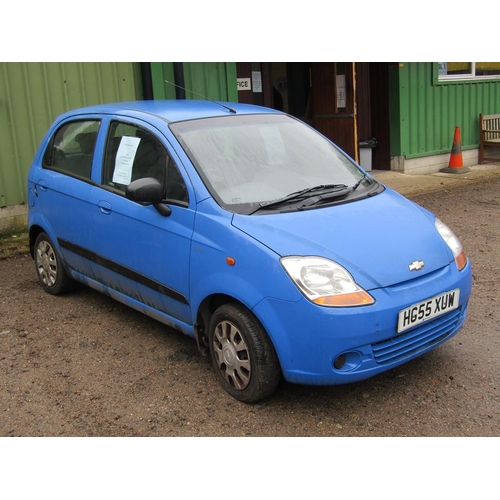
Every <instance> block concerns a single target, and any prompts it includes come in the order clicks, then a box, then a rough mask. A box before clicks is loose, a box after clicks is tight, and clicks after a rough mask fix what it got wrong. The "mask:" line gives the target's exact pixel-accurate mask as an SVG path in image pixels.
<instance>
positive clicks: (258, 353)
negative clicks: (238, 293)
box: [209, 304, 281, 403]
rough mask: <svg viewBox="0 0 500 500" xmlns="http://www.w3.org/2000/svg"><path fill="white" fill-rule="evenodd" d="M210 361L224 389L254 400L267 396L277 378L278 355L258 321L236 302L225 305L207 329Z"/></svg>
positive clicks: (278, 371) (275, 386) (236, 396)
mask: <svg viewBox="0 0 500 500" xmlns="http://www.w3.org/2000/svg"><path fill="white" fill-rule="evenodd" d="M209 343H210V353H211V356H212V364H213V366H214V368H215V369H216V371H217V374H218V376H219V380H220V382H221V384H222V386H223V387H224V389H225V390H226V391H227V392H228V393H229V394H231V396H233V397H234V398H236V399H238V400H239V401H243V402H245V403H254V402H256V401H259V400H260V399H264V398H266V397H268V396H270V395H271V394H272V393H273V392H274V391H275V390H276V388H277V387H278V384H279V382H280V380H281V369H280V365H279V361H278V357H277V355H276V352H275V350H274V346H273V345H272V343H271V340H270V339H269V337H268V335H267V333H266V332H265V330H264V328H263V327H262V325H261V324H260V323H259V321H258V320H257V319H256V318H255V316H253V314H252V313H251V312H250V311H248V310H247V309H246V308H245V307H243V306H241V305H240V304H225V305H223V306H221V307H219V308H218V309H217V310H216V311H215V313H214V314H213V316H212V319H211V321H210V329H209Z"/></svg>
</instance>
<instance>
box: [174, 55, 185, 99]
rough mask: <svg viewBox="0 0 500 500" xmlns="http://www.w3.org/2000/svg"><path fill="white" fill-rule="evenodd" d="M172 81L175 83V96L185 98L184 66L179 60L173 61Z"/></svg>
mask: <svg viewBox="0 0 500 500" xmlns="http://www.w3.org/2000/svg"><path fill="white" fill-rule="evenodd" d="M173 65H174V83H175V84H176V85H177V87H175V98H176V99H185V98H186V89H185V88H184V87H185V85H184V66H183V63H181V62H174V63H173Z"/></svg>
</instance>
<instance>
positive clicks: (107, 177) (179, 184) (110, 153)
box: [102, 121, 188, 206]
mask: <svg viewBox="0 0 500 500" xmlns="http://www.w3.org/2000/svg"><path fill="white" fill-rule="evenodd" d="M103 167H104V168H103V179H102V183H103V185H104V186H108V187H110V188H111V189H113V190H118V191H121V192H122V193H125V190H126V188H127V186H128V185H129V184H130V183H131V182H133V181H135V180H137V179H142V178H145V177H153V178H155V179H156V180H158V181H159V182H160V183H161V184H162V186H163V188H164V191H163V192H164V199H165V201H170V202H174V203H176V202H177V204H180V205H183V206H187V203H188V195H187V190H186V186H185V184H184V180H183V178H182V176H181V174H180V172H179V170H178V168H177V166H176V165H175V163H174V162H173V160H172V159H171V158H170V156H169V154H168V152H167V150H166V149H165V147H164V146H163V144H162V143H161V141H160V140H159V139H158V138H157V137H156V136H155V135H154V134H152V133H151V132H149V131H148V130H146V129H143V128H141V127H138V126H136V125H133V124H130V123H123V122H118V121H114V122H112V123H111V124H110V130H109V133H108V138H107V143H106V150H105V154H104V165H103Z"/></svg>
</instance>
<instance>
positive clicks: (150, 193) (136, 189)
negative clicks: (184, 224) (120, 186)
mask: <svg viewBox="0 0 500 500" xmlns="http://www.w3.org/2000/svg"><path fill="white" fill-rule="evenodd" d="M125 196H126V197H127V198H128V199H129V200H132V201H136V202H138V203H145V204H147V205H153V206H154V207H155V208H156V210H158V212H159V213H160V214H161V215H163V216H165V217H168V216H169V215H170V214H171V213H172V210H171V208H170V207H168V206H167V205H165V204H163V203H162V201H163V186H162V185H161V183H160V182H158V181H157V180H156V179H155V178H154V177H144V178H143V179H137V180H135V181H133V182H131V183H130V184H129V185H128V186H127V189H126V191H125Z"/></svg>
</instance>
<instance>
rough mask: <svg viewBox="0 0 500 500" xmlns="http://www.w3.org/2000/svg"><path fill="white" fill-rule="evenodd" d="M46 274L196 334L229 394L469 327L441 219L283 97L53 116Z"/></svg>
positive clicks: (47, 165)
mask: <svg viewBox="0 0 500 500" xmlns="http://www.w3.org/2000/svg"><path fill="white" fill-rule="evenodd" d="M28 198H29V210H28V225H29V236H30V249H31V254H32V256H33V258H34V262H35V267H36V272H37V274H38V278H39V280H40V283H41V286H42V287H43V288H44V289H45V290H46V291H47V292H49V293H51V294H62V293H65V292H67V291H69V290H70V289H71V286H72V284H74V283H75V282H80V283H83V284H85V285H88V286H90V287H92V288H94V289H96V290H98V291H100V292H102V293H104V294H106V295H108V296H110V297H112V298H114V299H116V300H118V301H120V302H122V303H124V304H127V305H128V306H130V307H133V308H134V309H136V310H138V311H140V312H142V313H144V314H146V315H148V316H150V317H152V318H155V319H156V320H158V321H161V322H162V323H164V324H165V325H168V326H169V327H172V328H175V329H177V330H179V331H181V332H183V333H184V334H186V335H189V336H190V337H193V338H194V339H196V342H197V345H198V348H199V350H200V352H201V353H202V354H206V355H210V356H211V360H212V363H213V366H214V369H215V370H216V372H217V374H218V378H219V380H220V383H221V384H222V386H223V387H224V389H225V390H226V391H227V392H229V394H231V395H232V396H233V397H235V398H236V399H238V400H240V401H244V402H248V403H250V402H255V401H258V400H261V399H263V398H265V397H268V396H270V395H271V394H272V393H273V392H274V391H275V390H276V389H277V387H278V384H279V383H280V380H282V379H284V380H286V381H288V382H292V383H298V384H310V385H334V384H344V383H350V382H355V381H359V380H362V379H366V378H368V377H371V376H373V375H376V374H379V373H381V372H383V371H385V370H389V369H392V368H394V367H396V366H398V365H401V364H402V363H405V362H407V361H409V360H411V359H414V358H416V357H417V356H420V355H422V354H424V353H426V352H428V351H430V350H431V349H434V348H435V347H436V346H439V345H440V344H442V343H443V342H445V341H447V340H448V339H450V338H451V337H452V336H453V335H455V334H456V333H457V331H458V330H459V329H460V328H461V327H462V325H463V323H464V320H465V317H466V314H467V305H468V302H469V297H470V294H471V285H472V277H471V276H472V274H471V266H470V263H469V261H468V259H467V257H466V256H465V253H464V251H463V249H462V246H461V244H460V242H459V240H458V239H457V237H456V236H455V235H454V233H453V232H452V230H451V229H449V228H448V227H447V226H446V225H445V224H444V223H443V222H442V221H441V220H439V219H438V218H436V217H435V216H434V215H433V214H432V213H430V212H428V211H427V210H425V209H424V208H422V207H420V206H418V205H416V204H415V203H413V202H411V201H409V200H407V199H405V198H404V197H402V196H401V195H399V194H398V193H396V192H394V191H392V190H391V189H389V188H387V187H385V186H384V185H382V184H381V183H379V182H377V180H376V179H375V178H374V177H373V176H371V175H370V174H369V173H368V172H366V171H364V170H363V169H362V168H361V167H360V166H359V165H357V164H356V163H355V162H354V161H353V160H352V159H351V158H350V157H349V156H347V155H346V154H345V153H344V152H342V151H341V150H340V149H339V148H338V147H337V146H336V145H335V144H333V143H332V142H331V141H330V140H328V139H326V138H325V137H324V136H323V135H321V134H320V133H318V132H317V131H315V130H314V129H313V128H311V127H309V126H308V125H306V124H305V123H303V122H301V121H299V120H297V119H296V118H294V117H292V116H289V115H287V114H285V113H282V112H279V111H276V110H272V109H268V108H264V107H258V106H253V105H245V104H235V103H219V102H214V101H209V100H206V101H192V100H176V101H161V100H160V101H138V102H128V103H112V104H105V105H97V106H91V107H86V108H83V109H78V110H75V111H71V112H68V113H65V114H63V115H61V116H59V117H58V118H57V119H56V120H55V122H54V124H53V125H52V126H51V127H50V129H49V130H48V132H47V134H46V136H45V138H44V139H43V141H42V143H41V145H40V147H39V150H38V152H37V153H36V155H35V158H34V160H33V164H32V166H31V169H30V172H29V176H28Z"/></svg>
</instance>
